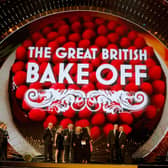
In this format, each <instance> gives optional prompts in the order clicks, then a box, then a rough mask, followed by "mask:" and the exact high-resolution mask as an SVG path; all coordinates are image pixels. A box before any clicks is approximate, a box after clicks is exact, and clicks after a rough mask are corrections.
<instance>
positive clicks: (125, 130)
mask: <svg viewBox="0 0 168 168" xmlns="http://www.w3.org/2000/svg"><path fill="white" fill-rule="evenodd" d="M120 126H123V128H124V132H125V134H126V135H128V134H130V133H131V132H132V128H131V127H130V126H129V125H126V124H123V125H120Z"/></svg>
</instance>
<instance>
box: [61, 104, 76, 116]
mask: <svg viewBox="0 0 168 168" xmlns="http://www.w3.org/2000/svg"><path fill="white" fill-rule="evenodd" d="M63 116H64V117H67V118H73V117H74V116H75V111H74V110H73V109H72V108H71V107H70V108H69V109H68V110H67V111H65V112H63Z"/></svg>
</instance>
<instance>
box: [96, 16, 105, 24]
mask: <svg viewBox="0 0 168 168" xmlns="http://www.w3.org/2000/svg"><path fill="white" fill-rule="evenodd" d="M104 22H105V20H104V19H102V18H96V19H95V23H96V24H97V25H100V24H103V23H104Z"/></svg>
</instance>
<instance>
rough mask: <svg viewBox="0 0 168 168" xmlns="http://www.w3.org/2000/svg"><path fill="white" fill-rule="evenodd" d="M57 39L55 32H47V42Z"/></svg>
mask: <svg viewBox="0 0 168 168" xmlns="http://www.w3.org/2000/svg"><path fill="white" fill-rule="evenodd" d="M57 37H58V33H57V32H49V33H48V34H47V40H48V41H52V40H55V39H56V38H57Z"/></svg>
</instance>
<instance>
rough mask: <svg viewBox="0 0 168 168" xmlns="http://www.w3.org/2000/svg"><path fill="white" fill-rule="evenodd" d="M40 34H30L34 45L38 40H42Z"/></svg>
mask: <svg viewBox="0 0 168 168" xmlns="http://www.w3.org/2000/svg"><path fill="white" fill-rule="evenodd" d="M42 37H43V36H42V34H41V33H39V32H35V33H33V34H32V39H33V41H34V42H35V43H36V42H37V41H38V40H40V39H41V38H42Z"/></svg>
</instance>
